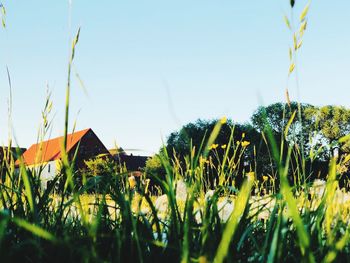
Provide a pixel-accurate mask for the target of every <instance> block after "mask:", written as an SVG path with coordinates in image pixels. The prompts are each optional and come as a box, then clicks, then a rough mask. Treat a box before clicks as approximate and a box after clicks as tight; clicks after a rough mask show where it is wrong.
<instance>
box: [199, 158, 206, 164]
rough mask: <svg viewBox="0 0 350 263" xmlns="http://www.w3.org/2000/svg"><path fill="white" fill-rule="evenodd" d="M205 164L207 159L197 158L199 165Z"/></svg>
mask: <svg viewBox="0 0 350 263" xmlns="http://www.w3.org/2000/svg"><path fill="white" fill-rule="evenodd" d="M206 162H207V159H205V158H203V157H202V156H201V157H199V163H200V164H203V163H206Z"/></svg>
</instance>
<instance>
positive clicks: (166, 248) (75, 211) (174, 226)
mask: <svg viewBox="0 0 350 263" xmlns="http://www.w3.org/2000/svg"><path fill="white" fill-rule="evenodd" d="M292 2H293V3H294V1H292ZM293 5H294V4H293ZM308 9H309V5H307V7H306V8H305V9H304V10H303V11H302V14H301V16H300V25H301V31H299V33H298V35H297V36H295V34H294V32H292V34H293V39H295V40H294V42H295V43H294V47H295V48H294V50H291V52H290V53H291V64H290V67H289V73H288V75H291V74H292V73H293V72H295V71H296V68H297V65H296V54H297V50H298V49H299V48H300V46H301V44H300V43H302V42H301V40H302V36H303V34H304V31H305V28H306V24H305V21H306V16H307V11H308ZM291 22H292V21H289V19H288V18H286V23H287V26H288V28H289V29H290V30H291V31H293V28H292V26H291ZM79 33H80V30H79V31H78V33H77V35H76V37H75V38H74V40H73V43H72V50H71V56H70V59H69V63H68V78H67V85H66V102H65V121H64V140H63V142H62V147H61V148H62V153H63V155H62V156H63V158H62V171H61V173H60V174H58V175H57V176H56V178H55V180H54V184H52V186H50V187H48V188H47V189H42V188H41V184H40V173H41V170H42V169H38V170H37V169H36V170H30V169H27V168H26V167H25V165H24V164H23V160H22V161H21V165H20V166H19V167H15V164H14V160H13V158H11V154H10V152H6V151H5V152H4V156H9V158H5V159H4V160H3V161H2V163H1V165H0V172H1V182H0V257H1V262H164V261H167V262H200V263H204V262H334V261H350V240H349V238H350V233H349V228H348V224H349V220H350V194H349V193H347V192H346V191H344V189H340V187H339V184H338V179H339V176H340V172H339V169H338V168H339V167H340V166H342V165H343V163H342V162H345V161H344V160H336V159H332V160H331V161H330V164H329V172H328V176H327V181H326V182H324V183H321V184H319V185H316V184H313V182H310V181H308V179H307V178H309V174H307V172H306V171H305V159H306V156H304V151H303V149H302V145H301V150H300V147H299V146H298V145H289V144H288V143H287V138H286V136H287V134H288V130H289V128H290V125H291V123H292V122H293V119H294V118H299V121H300V122H302V120H301V110H300V107H299V110H298V112H294V113H293V114H292V116H291V118H290V119H289V120H286V122H285V123H286V125H285V127H284V132H282V138H281V145H277V143H276V140H275V138H274V136H273V133H272V131H271V129H270V127H269V126H266V127H265V130H264V132H263V138H264V140H265V143H266V144H267V145H269V153H270V154H271V162H273V163H274V164H275V165H271V169H272V171H271V174H272V175H273V176H267V175H266V176H265V177H263V178H264V179H263V181H257V179H256V174H255V171H244V174H243V175H244V176H245V178H246V179H245V181H244V183H243V184H242V186H241V187H240V189H238V190H237V191H235V192H233V191H232V189H233V187H235V179H236V178H235V177H234V175H235V174H236V173H237V169H238V168H237V167H239V164H240V163H241V162H243V160H242V158H241V157H242V156H243V154H244V151H245V150H246V146H247V145H248V144H249V142H247V141H244V140H243V138H242V140H241V141H234V137H233V131H234V127H232V133H231V136H230V138H228V141H227V144H225V148H226V150H225V152H224V154H222V155H220V154H218V151H216V148H217V145H216V144H215V140H216V138H217V136H218V134H219V132H220V129H221V127H222V125H223V124H224V123H225V121H226V119H225V118H223V119H221V120H219V121H218V122H217V124H216V126H215V127H214V129H213V131H212V132H211V133H210V134H208V136H206V138H207V139H206V138H203V141H202V144H201V146H200V147H199V149H196V148H195V147H191V150H190V152H189V154H188V156H186V157H185V165H184V166H181V165H180V161H179V159H177V158H176V157H175V156H174V157H173V155H172V153H168V152H166V149H165V148H164V154H163V155H161V157H160V158H161V163H162V166H163V167H164V170H165V171H166V174H165V176H164V177H161V176H160V175H154V176H153V177H152V178H151V179H152V180H154V181H156V182H158V184H159V186H160V190H161V192H162V193H163V194H164V196H162V197H159V196H157V195H152V193H151V192H149V191H148V188H147V187H145V186H143V185H141V186H140V189H138V191H136V190H134V189H131V188H130V187H129V180H128V173H127V172H121V173H112V174H110V175H109V176H108V178H107V180H106V187H104V189H103V190H101V191H100V192H99V193H96V194H91V190H93V189H92V187H93V186H91V185H90V184H88V183H87V182H86V180H83V184H82V185H79V186H78V185H76V183H75V182H76V180H75V179H76V177H77V176H79V174H78V173H77V171H75V169H74V167H75V166H74V162H75V158H73V159H69V158H68V155H67V153H66V140H67V133H68V130H69V127H68V123H69V106H70V88H71V68H72V65H73V61H74V54H75V49H76V45H77V44H78V41H79ZM9 80H10V78H9ZM9 82H10V81H9ZM287 101H289V97H287ZM51 107H52V104H51V103H50V95H48V99H47V101H46V103H45V107H44V110H43V123H42V127H41V129H40V130H39V136H38V141H39V142H40V141H42V140H44V138H45V136H46V135H47V134H48V133H49V130H50V125H51V122H50V121H49V120H48V119H49V118H48V115H49V113H50V111H51ZM9 112H10V111H9ZM73 130H74V128H73ZM348 139H349V138H348V137H344V138H342V139H341V141H345V140H348ZM11 143H12V142H11V141H9V145H11ZM238 144H239V145H240V146H241V147H237V146H236V145H238ZM286 148H287V151H285V149H286ZM18 153H19V152H18ZM282 153H286V154H282ZM212 158H215V161H213V159H212ZM209 167H210V169H212V171H215V174H216V175H217V177H218V178H219V180H218V182H217V184H216V187H215V189H213V190H210V191H208V188H210V186H211V185H210V182H208V181H207V178H206V177H205V176H204V175H205V173H206V171H207V170H208V169H209ZM273 167H277V170H276V171H275V170H273V169H274V168H273ZM310 173H312V171H310ZM289 176H291V177H292V178H293V181H294V182H295V184H294V185H291V184H290V182H289V180H288V179H287V177H289ZM179 179H181V180H184V182H185V183H186V197H185V198H184V199H181V200H179V198H178V195H177V194H178V191H179V190H178V188H177V186H176V185H177V184H178V182H179V181H178V180H179ZM59 183H61V184H60V185H61V186H62V189H61V192H60V194H57V193H55V191H54V185H55V184H56V185H57V184H59ZM266 189H269V191H265V192H264V194H260V193H262V192H263V190H266ZM158 198H163V199H165V201H164V202H165V207H166V210H165V211H163V212H160V211H159V207H158V205H157V201H156V200H157V199H158ZM158 200H159V199H158ZM225 213H226V214H225Z"/></svg>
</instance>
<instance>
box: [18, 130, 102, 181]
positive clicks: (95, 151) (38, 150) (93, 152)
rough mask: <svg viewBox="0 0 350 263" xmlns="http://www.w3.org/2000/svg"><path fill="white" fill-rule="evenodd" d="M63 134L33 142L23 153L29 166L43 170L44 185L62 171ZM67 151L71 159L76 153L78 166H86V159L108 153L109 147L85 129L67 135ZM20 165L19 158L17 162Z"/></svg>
mask: <svg viewBox="0 0 350 263" xmlns="http://www.w3.org/2000/svg"><path fill="white" fill-rule="evenodd" d="M62 144H63V136H61V137H57V138H54V139H50V140H47V141H43V142H40V143H37V144H33V145H32V146H30V147H29V149H28V150H27V151H25V152H24V154H23V156H22V157H23V162H24V164H25V165H26V167H27V168H34V169H37V170H36V171H38V170H39V169H40V170H41V172H40V177H41V181H42V185H43V187H46V185H47V183H48V182H49V181H51V180H52V179H53V178H54V177H55V176H56V174H58V173H59V172H60V169H61V160H62V152H61V150H62ZM66 149H67V150H66V151H67V154H68V158H69V160H72V159H73V156H74V154H75V153H77V155H76V162H75V165H76V168H77V169H80V168H83V167H85V163H84V161H85V160H88V159H91V158H93V157H96V156H98V155H101V154H108V155H109V152H108V150H107V148H106V147H105V146H104V145H103V143H102V142H101V141H100V139H99V138H98V137H97V136H96V134H95V133H94V132H93V131H92V129H90V128H89V129H85V130H82V131H76V132H74V133H72V134H68V135H67V146H66ZM16 164H17V165H19V164H20V163H19V160H17V162H16Z"/></svg>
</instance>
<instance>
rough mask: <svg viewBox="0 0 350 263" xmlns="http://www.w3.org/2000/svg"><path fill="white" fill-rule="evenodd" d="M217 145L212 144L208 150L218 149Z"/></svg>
mask: <svg viewBox="0 0 350 263" xmlns="http://www.w3.org/2000/svg"><path fill="white" fill-rule="evenodd" d="M218 146H219V144H215V143H214V144H212V145H211V146H210V147H209V150H214V149H216V148H218Z"/></svg>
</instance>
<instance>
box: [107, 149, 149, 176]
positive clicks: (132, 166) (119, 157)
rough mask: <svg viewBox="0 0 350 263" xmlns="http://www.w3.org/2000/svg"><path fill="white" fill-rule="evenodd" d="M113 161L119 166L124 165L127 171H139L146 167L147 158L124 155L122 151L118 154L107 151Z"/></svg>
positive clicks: (114, 151)
mask: <svg viewBox="0 0 350 263" xmlns="http://www.w3.org/2000/svg"><path fill="white" fill-rule="evenodd" d="M109 152H110V154H111V155H112V157H113V159H114V160H116V161H117V162H118V163H119V164H121V165H123V166H124V165H125V167H126V169H127V170H128V171H134V172H135V171H141V170H142V169H143V168H145V167H146V161H147V159H148V158H149V157H148V156H136V155H133V154H130V155H128V154H126V153H125V152H124V151H122V152H118V151H117V150H116V149H111V150H109Z"/></svg>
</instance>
